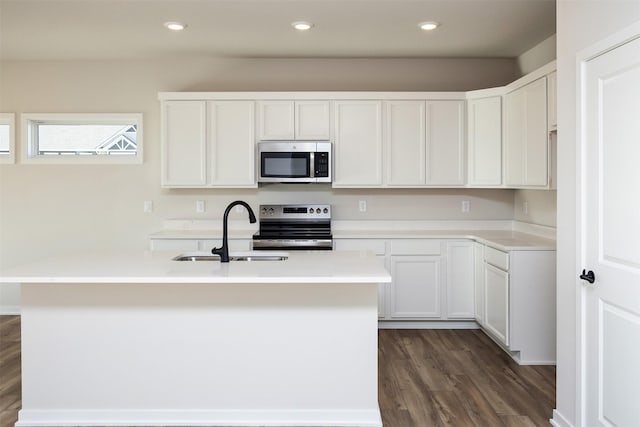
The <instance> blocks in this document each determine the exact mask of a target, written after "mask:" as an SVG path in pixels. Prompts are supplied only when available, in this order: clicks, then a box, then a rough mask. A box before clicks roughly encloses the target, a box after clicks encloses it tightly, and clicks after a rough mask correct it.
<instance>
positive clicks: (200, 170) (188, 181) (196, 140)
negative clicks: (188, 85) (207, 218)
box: [160, 101, 207, 187]
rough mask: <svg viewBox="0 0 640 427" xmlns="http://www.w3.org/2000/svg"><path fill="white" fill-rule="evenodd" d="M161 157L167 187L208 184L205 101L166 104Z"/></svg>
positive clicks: (163, 106) (162, 120)
mask: <svg viewBox="0 0 640 427" xmlns="http://www.w3.org/2000/svg"><path fill="white" fill-rule="evenodd" d="M161 114H162V118H161V123H162V132H161V137H160V138H161V146H162V152H161V158H162V172H161V173H162V178H161V183H162V186H163V187H203V186H205V185H206V184H207V120H206V102H205V101H163V102H162V113H161Z"/></svg>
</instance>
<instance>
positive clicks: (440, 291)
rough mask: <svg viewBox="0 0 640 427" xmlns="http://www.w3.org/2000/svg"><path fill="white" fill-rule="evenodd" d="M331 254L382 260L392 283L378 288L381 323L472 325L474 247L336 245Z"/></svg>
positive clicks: (399, 242)
mask: <svg viewBox="0 0 640 427" xmlns="http://www.w3.org/2000/svg"><path fill="white" fill-rule="evenodd" d="M334 248H335V249H336V250H366V251H371V252H373V253H375V254H376V255H377V256H379V257H384V258H385V264H386V267H387V269H388V270H389V272H390V273H391V277H392V282H391V283H386V284H385V283H382V284H380V287H379V293H378V317H379V318H380V319H381V320H386V321H425V320H455V321H458V320H473V318H474V287H473V284H474V264H473V261H474V257H473V248H474V246H473V242H471V241H468V240H467V241H462V240H451V241H449V240H442V239H336V240H335V243H334ZM445 266H446V268H445Z"/></svg>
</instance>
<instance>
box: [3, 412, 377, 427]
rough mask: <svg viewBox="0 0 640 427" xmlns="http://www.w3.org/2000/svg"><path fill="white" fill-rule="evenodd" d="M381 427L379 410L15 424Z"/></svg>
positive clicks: (25, 418) (63, 416) (50, 415)
mask: <svg viewBox="0 0 640 427" xmlns="http://www.w3.org/2000/svg"><path fill="white" fill-rule="evenodd" d="M80 425H82V426H150V425H163V426H353V427H355V426H362V427H382V418H381V416H380V410H304V409H302V410H215V409H214V410H47V409H42V410H24V409H23V410H21V411H20V412H19V414H18V422H17V423H16V427H43V426H48V427H53V426H59V427H64V426H80Z"/></svg>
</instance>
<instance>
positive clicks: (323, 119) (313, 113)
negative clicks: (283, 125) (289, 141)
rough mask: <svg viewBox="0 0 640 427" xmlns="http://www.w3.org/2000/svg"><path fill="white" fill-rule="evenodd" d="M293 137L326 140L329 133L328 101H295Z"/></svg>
mask: <svg viewBox="0 0 640 427" xmlns="http://www.w3.org/2000/svg"><path fill="white" fill-rule="evenodd" d="M295 110H296V114H295V124H296V125H295V139H300V140H316V139H317V140H326V141H328V140H329V139H330V138H331V136H330V134H329V128H330V127H329V101H296V102H295Z"/></svg>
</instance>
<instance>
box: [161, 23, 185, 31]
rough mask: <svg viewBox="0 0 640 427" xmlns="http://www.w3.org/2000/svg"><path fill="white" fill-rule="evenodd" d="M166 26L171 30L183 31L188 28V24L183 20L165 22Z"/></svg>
mask: <svg viewBox="0 0 640 427" xmlns="http://www.w3.org/2000/svg"><path fill="white" fill-rule="evenodd" d="M164 26H165V27H167V28H168V29H170V30H171V31H182V30H184V29H185V28H187V24H183V23H182V22H165V23H164Z"/></svg>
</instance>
